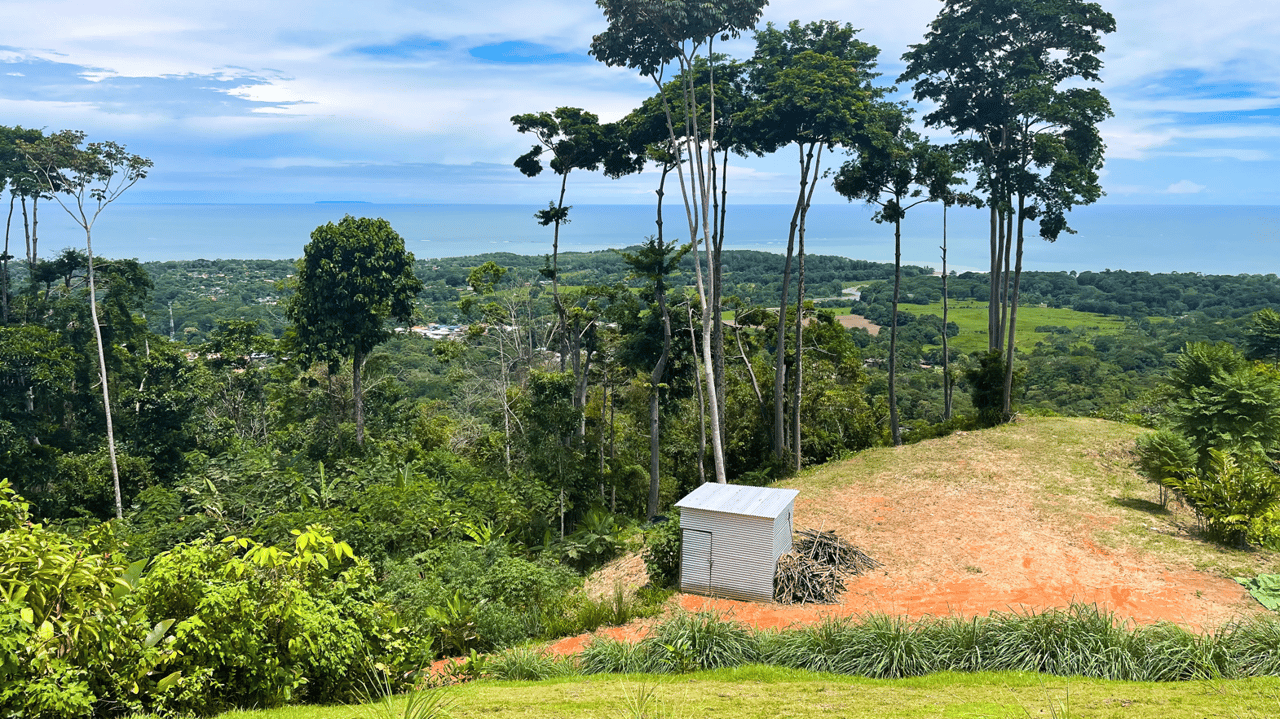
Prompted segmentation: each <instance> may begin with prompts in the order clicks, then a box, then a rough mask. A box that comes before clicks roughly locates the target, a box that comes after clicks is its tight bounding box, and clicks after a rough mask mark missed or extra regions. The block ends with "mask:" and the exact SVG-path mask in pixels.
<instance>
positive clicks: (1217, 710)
mask: <svg viewBox="0 0 1280 719" xmlns="http://www.w3.org/2000/svg"><path fill="white" fill-rule="evenodd" d="M445 691H447V693H448V698H449V699H450V700H451V702H452V706H451V709H450V715H451V716H453V717H530V718H538V717H547V718H550V717H640V716H644V717H687V718H693V717H725V718H726V719H739V718H741V719H748V718H751V717H760V718H761V719H766V718H767V719H773V717H824V718H825V717H875V718H876V719H916V718H924V717H948V718H956V719H960V718H963V717H973V718H975V719H977V718H978V717H984V718H991V719H1001V718H1008V719H1014V718H1015V717H1024V718H1025V717H1044V718H1045V719H1050V718H1054V719H1058V718H1065V717H1080V718H1082V719H1087V718H1090V717H1098V718H1100V719H1101V718H1105V717H1124V718H1125V719H1180V718H1183V717H1185V718H1187V719H1191V718H1192V717H1194V718H1196V719H1200V718H1201V717H1232V718H1238V719H1262V717H1268V716H1271V717H1274V716H1278V715H1280V679H1277V678H1265V679H1242V680H1229V681H1228V680H1218V681H1194V682H1176V683H1166V684H1156V683H1141V682H1116V681H1104V680H1099V679H1083V678H1079V677H1073V678H1063V677H1055V676H1041V675H1037V674H1029V673H1017V672H1000V673H979V674H956V673H950V672H944V673H939V674H931V675H929V676H924V677H917V678H912V679H896V680H882V679H877V680H873V679H861V678H855V677H845V676H839V675H834V674H818V673H814V672H807V671H799V670H791V669H778V668H773V667H762V666H746V667H741V668H737V669H722V670H718V671H709V672H698V673H694V674H686V675H678V676H667V675H663V676H655V675H630V676H620V675H597V676H589V677H581V676H580V677H569V678H563V679H552V680H547V681H543V682H497V681H480V682H474V683H470V684H466V685H462V686H457V687H452V688H450V689H447V690H445ZM646 694H647V695H648V696H649V697H650V702H649V706H648V709H649V711H648V712H644V713H641V712H636V711H634V710H633V708H632V707H633V706H634V705H635V704H636V703H637V700H638V699H640V698H642V697H644V696H645V695H646ZM404 705H405V700H404V699H403V698H397V699H396V700H394V701H393V702H392V704H391V706H390V711H388V710H387V708H386V707H383V706H380V705H366V706H359V707H357V706H330V707H301V706H295V707H287V708H283V709H275V710H270V711H244V712H231V713H228V714H224V715H222V719H352V718H353V717H370V719H392V718H393V717H400V716H404ZM629 705H630V706H629ZM405 719H425V718H415V717H412V716H407V717H405Z"/></svg>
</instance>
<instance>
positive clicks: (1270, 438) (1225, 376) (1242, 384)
mask: <svg viewBox="0 0 1280 719" xmlns="http://www.w3.org/2000/svg"><path fill="white" fill-rule="evenodd" d="M1161 394H1162V395H1163V396H1164V397H1165V398H1166V399H1167V400H1168V404H1167V405H1166V407H1165V417H1166V419H1167V421H1168V422H1169V424H1170V425H1171V426H1172V428H1173V429H1175V430H1177V431H1178V432H1180V433H1181V434H1183V435H1184V436H1186V437H1187V438H1189V439H1190V440H1191V442H1192V445H1193V446H1194V447H1195V448H1196V451H1197V452H1198V453H1199V456H1200V460H1201V462H1202V463H1204V462H1206V461H1208V459H1209V450H1211V449H1220V450H1227V451H1245V452H1251V453H1254V454H1259V455H1262V454H1268V453H1272V452H1275V451H1276V450H1278V449H1280V375H1277V373H1276V372H1275V370H1273V369H1271V368H1267V367H1265V366H1262V365H1254V364H1252V363H1250V362H1249V361H1248V360H1247V359H1246V358H1245V357H1244V356H1243V355H1241V354H1240V352H1239V351H1237V350H1236V349H1235V348H1234V347H1232V346H1231V345H1229V344H1227V343H1225V342H1224V343H1218V344H1210V343H1207V342H1193V343H1189V344H1187V346H1186V347H1185V348H1183V351H1182V355H1181V356H1179V357H1178V359H1177V360H1176V361H1175V362H1174V366H1173V369H1172V370H1171V371H1170V373H1169V380H1168V382H1167V384H1166V385H1165V386H1164V387H1163V388H1161Z"/></svg>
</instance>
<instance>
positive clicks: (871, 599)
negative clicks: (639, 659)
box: [549, 433, 1265, 654]
mask: <svg viewBox="0 0 1280 719" xmlns="http://www.w3.org/2000/svg"><path fill="white" fill-rule="evenodd" d="M964 434H965V433H959V435H960V436H959V437H956V436H953V437H948V438H944V439H941V440H936V441H937V442H942V443H957V442H965V441H966V440H964V438H963V435H964ZM906 449H908V448H897V449H896V450H888V451H904V450H906ZM1089 453H1090V451H1089V450H1085V456H1086V457H1087V456H1088V454H1089ZM1093 454H1094V457H1095V458H1098V455H1097V453H1096V452H1095V453H1093ZM957 456H960V457H963V456H966V455H965V454H964V453H961V452H957V453H956V454H952V455H951V456H950V457H949V458H948V459H947V460H946V461H947V462H949V463H951V466H950V467H949V468H948V467H941V468H940V471H929V472H925V473H923V475H921V474H917V475H916V476H907V477H902V476H892V475H891V473H883V474H882V475H875V476H873V477H871V479H869V480H867V481H861V480H860V481H859V482H858V483H857V484H856V485H850V486H845V487H837V488H833V489H829V490H822V491H814V492H802V493H801V495H800V497H799V498H798V499H797V501H796V508H795V527H796V528H797V529H799V528H803V527H821V528H824V529H829V530H834V531H836V532H837V533H838V534H839V535H840V536H841V537H842V538H844V539H845V540H847V541H849V542H851V543H853V544H854V545H856V546H858V547H860V548H862V549H863V550H864V551H866V552H867V553H868V554H870V555H871V556H872V557H874V558H875V559H877V560H879V561H881V562H882V563H883V566H881V567H880V568H878V569H876V570H874V571H873V572H872V573H870V574H868V575H863V576H855V577H850V578H849V579H848V581H847V583H846V586H847V589H848V591H847V592H846V594H845V596H844V598H843V601H842V602H841V603H840V604H837V605H813V604H810V605H790V606H788V605H781V604H771V603H755V602H741V601H734V600H729V599H717V598H709V597H702V596H697V595H690V594H679V595H677V596H676V597H675V598H674V599H673V600H672V603H673V605H675V606H678V607H679V608H680V609H683V610H686V611H703V610H714V611H716V612H719V613H721V614H722V615H723V616H724V617H726V618H729V619H734V620H737V621H740V622H743V623H745V624H748V625H750V626H753V627H758V628H780V627H787V626H791V625H798V624H809V623H813V622H817V621H820V620H822V619H823V618H825V617H829V616H850V615H859V614H865V613H885V614H890V615H895V616H907V617H912V618H919V617H924V616H930V615H932V616H949V615H957V616H964V617H973V616H984V615H987V614H989V613H990V612H993V611H1040V610H1044V609H1048V608H1053V607H1057V608H1066V607H1069V606H1070V605H1071V604H1072V603H1084V604H1097V605H1099V606H1100V607H1102V608H1103V609H1105V610H1107V611H1111V612H1114V613H1115V615H1116V617H1117V619H1118V620H1121V621H1128V622H1136V623H1141V624H1152V623H1156V622H1160V621H1168V622H1173V623H1176V624H1180V625H1182V626H1185V627H1188V628H1191V629H1193V630H1197V631H1207V630H1213V629H1216V628H1218V627H1221V626H1223V625H1225V624H1227V623H1229V622H1231V621H1233V620H1236V619H1240V618H1243V617H1247V616H1250V615H1253V614H1257V613H1259V612H1263V611H1265V610H1264V609H1263V608H1262V607H1261V605H1259V604H1258V603H1257V602H1256V601H1254V600H1253V599H1252V598H1251V597H1250V596H1249V595H1248V594H1247V593H1246V592H1245V591H1244V589H1243V588H1242V587H1241V586H1240V585H1239V584H1237V583H1236V582H1234V581H1232V580H1231V579H1228V578H1225V577H1222V576H1215V575H1213V574H1210V573H1207V572H1201V571H1196V569H1195V568H1194V567H1193V566H1191V564H1190V561H1189V560H1187V559H1185V558H1178V557H1166V556H1164V555H1160V556H1156V555H1152V554H1151V553H1148V552H1144V551H1142V550H1141V549H1137V548H1135V547H1134V546H1125V543H1124V542H1119V543H1118V545H1119V546H1118V547H1117V548H1108V547H1103V546H1100V545H1099V544H1098V543H1097V541H1098V539H1097V538H1098V533H1099V532H1100V531H1105V530H1107V529H1109V528H1112V527H1116V526H1117V525H1119V524H1121V523H1122V521H1127V522H1129V523H1132V522H1133V521H1134V520H1133V515H1134V513H1133V511H1132V510H1126V509H1124V508H1121V507H1116V506H1115V505H1114V504H1112V505H1108V504H1105V503H1103V502H1095V501H1087V502H1086V501H1084V500H1081V499H1080V498H1078V497H1069V496H1067V495H1050V503H1049V505H1048V506H1046V492H1045V490H1044V489H1043V488H1041V487H1036V486H1034V485H1032V484H1031V483H1029V482H1027V481H1025V479H1024V478H1020V477H1018V472H1017V471H1011V467H1010V466H1009V465H1008V464H1007V462H1010V461H1012V462H1016V461H1017V458H1016V457H1012V458H1007V457H1002V456H1000V455H999V454H996V455H988V454H976V455H974V454H970V455H967V456H969V457H971V459H963V458H961V459H957V458H956V457H957ZM1067 459H1068V458H1067V457H1063V461H1064V462H1065V461H1066V460H1067ZM1099 461H1106V460H1105V458H1099ZM984 462H987V463H988V464H989V466H974V465H982V464H983V463H984ZM934 469H935V470H937V469H939V468H934ZM948 470H949V471H948ZM800 486H803V485H800ZM1072 505H1077V506H1072ZM1073 509H1078V510H1080V511H1089V512H1095V513H1090V514H1086V513H1079V512H1078V511H1072V510H1073ZM1126 512H1127V514H1126ZM1142 521H1143V522H1147V521H1148V520H1142ZM1149 524H1150V526H1146V525H1145V524H1144V525H1143V526H1141V530H1140V531H1143V532H1145V531H1150V532H1153V533H1162V534H1166V535H1173V536H1177V535H1184V536H1185V535H1186V534H1187V531H1186V529H1185V528H1182V527H1179V526H1178V522H1177V521H1176V520H1168V519H1163V518H1156V517H1152V518H1151V519H1150V520H1149ZM1185 541H1187V542H1196V541H1197V540H1194V539H1191V538H1190V537H1187V538H1186V539H1185ZM1138 543H1139V542H1137V541H1133V542H1129V544H1132V545H1136V544H1138ZM627 561H629V562H630V563H631V566H627V567H625V568H620V567H613V568H612V570H610V568H606V570H605V571H604V572H602V574H603V575H604V576H606V577H608V580H607V581H608V582H609V586H612V583H613V582H615V581H622V582H623V584H624V586H632V587H634V586H638V584H640V583H643V581H644V577H643V573H642V572H643V565H642V564H638V558H635V557H631V558H629V559H628V560H627ZM612 566H613V565H611V567H612ZM637 569H638V570H639V571H636V570H637ZM593 585H594V586H595V587H597V588H598V587H600V586H601V582H600V581H598V580H596V579H595V578H593V581H592V582H589V585H588V589H589V591H590V589H591V587H592V586H593ZM673 609H674V607H673ZM654 623H655V620H644V621H641V622H634V623H632V624H630V625H627V626H625V627H616V628H611V629H606V630H602V631H600V632H598V633H597V635H599V636H610V637H617V638H625V639H629V640H631V641H638V640H639V638H641V637H643V636H644V634H645V633H646V632H647V631H648V628H649V627H651V626H652V625H653V624H654ZM591 636H592V635H581V636H577V637H569V638H566V639H562V640H560V641H558V642H556V643H554V644H552V645H551V646H550V647H549V650H550V651H552V652H554V653H557V654H571V653H575V652H578V651H581V649H582V648H583V647H584V646H585V645H586V644H587V643H588V642H589V641H590V639H591Z"/></svg>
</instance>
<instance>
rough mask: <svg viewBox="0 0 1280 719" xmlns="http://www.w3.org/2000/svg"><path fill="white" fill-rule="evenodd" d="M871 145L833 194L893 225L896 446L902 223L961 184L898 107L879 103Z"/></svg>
mask: <svg viewBox="0 0 1280 719" xmlns="http://www.w3.org/2000/svg"><path fill="white" fill-rule="evenodd" d="M868 134H869V136H870V137H869V141H868V142H867V143H866V144H865V146H864V147H862V148H861V149H860V150H859V151H858V155H857V157H856V158H855V159H853V160H850V161H849V162H846V163H845V164H844V165H843V166H842V167H841V168H840V172H839V173H838V174H837V175H836V179H835V188H836V192H839V193H840V194H841V195H844V196H845V197H847V198H849V199H850V200H855V199H860V200H864V201H866V202H867V203H869V204H874V205H877V206H879V209H878V210H877V211H876V214H875V215H874V219H875V221H876V222H892V223H893V267H894V274H893V310H892V314H891V315H890V322H889V425H890V427H891V431H892V434H893V443H894V445H899V444H902V432H901V429H900V428H899V425H898V404H897V386H896V385H897V382H896V380H897V365H898V300H899V295H900V291H901V286H902V220H903V219H904V218H905V217H906V215H907V211H908V210H910V209H911V208H913V207H915V206H916V205H919V204H921V203H924V202H932V201H934V200H938V199H942V198H943V197H945V196H947V195H948V194H949V193H950V186H951V185H954V184H956V183H958V182H959V179H958V178H957V177H956V168H955V166H954V164H953V163H952V159H951V155H950V153H949V152H948V151H947V150H945V149H943V148H939V147H935V146H933V145H930V144H929V143H928V142H926V141H924V140H923V139H921V138H920V136H919V135H918V134H916V132H915V131H913V130H912V129H911V128H910V127H909V126H908V115H907V113H906V112H904V111H903V110H902V109H901V108H899V107H897V106H896V105H882V106H881V109H880V112H879V118H878V119H877V120H876V121H875V123H874V125H873V127H871V128H870V129H869V130H868Z"/></svg>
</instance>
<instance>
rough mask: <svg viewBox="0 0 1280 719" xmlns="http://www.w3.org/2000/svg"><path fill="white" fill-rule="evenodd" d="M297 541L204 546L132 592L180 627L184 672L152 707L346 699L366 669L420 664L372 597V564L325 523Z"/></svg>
mask: <svg viewBox="0 0 1280 719" xmlns="http://www.w3.org/2000/svg"><path fill="white" fill-rule="evenodd" d="M296 535H297V536H296V541H295V544H294V546H293V547H292V548H291V549H288V550H286V549H282V548H279V547H275V546H265V545H259V544H256V543H254V542H252V541H251V540H247V539H239V540H235V539H234V538H232V539H231V540H228V541H226V542H222V543H214V542H212V541H209V540H202V541H199V542H194V543H191V544H186V545H180V546H178V547H176V548H174V549H173V550H171V551H169V552H166V553H164V554H162V555H160V556H159V557H157V558H156V559H155V562H154V566H153V567H152V569H151V571H150V572H149V573H148V574H147V575H146V576H145V577H144V578H143V580H142V581H141V582H140V583H139V588H138V596H139V598H140V600H141V601H142V602H143V603H145V605H146V607H147V609H148V610H149V611H150V612H151V613H152V615H153V616H162V617H167V618H171V619H174V620H176V621H177V623H176V624H175V625H174V628H173V633H174V637H175V641H174V644H173V648H174V650H175V651H177V652H178V653H179V656H178V658H176V659H174V660H173V661H172V662H171V665H172V666H173V667H175V668H177V669H180V670H181V671H182V677H181V679H180V680H178V682H177V683H176V684H175V686H174V687H173V688H172V690H171V691H169V692H168V693H166V694H165V695H164V696H163V697H162V701H161V702H160V706H159V708H161V709H164V710H167V711H176V712H183V713H199V714H211V713H216V712H219V711H223V710H226V709H229V708H233V707H250V706H258V707H271V706H278V705H280V704H284V703H288V702H296V701H303V700H306V701H313V702H335V701H347V700H350V699H353V698H355V697H356V696H358V693H359V690H360V686H359V683H358V678H359V677H361V676H363V675H366V674H368V673H369V672H370V671H371V670H372V665H373V663H375V662H380V663H384V664H387V665H391V666H393V667H402V666H413V665H417V664H419V663H420V662H421V661H423V660H424V659H425V658H426V657H425V656H424V652H423V647H422V643H421V641H420V640H416V639H415V638H414V636H413V635H412V633H410V632H406V631H404V630H397V629H396V626H397V621H396V619H395V617H394V615H392V614H391V612H390V611H389V609H388V608H387V607H386V606H385V605H382V604H380V603H378V602H377V601H376V600H375V597H374V587H375V586H376V582H375V578H374V574H373V572H372V570H371V569H370V567H369V564H368V563H367V562H365V561H363V560H361V559H358V558H356V557H354V556H353V554H352V553H351V549H350V547H348V546H347V545H345V544H343V543H341V542H335V541H334V540H333V538H332V537H331V536H328V535H327V534H326V533H325V531H324V529H323V528H322V527H317V526H313V527H308V528H307V530H306V531H300V532H297V533H296ZM242 550H243V554H242V553H241V551H242ZM361 668H363V669H364V670H365V671H363V672H362V671H360V670H361Z"/></svg>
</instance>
